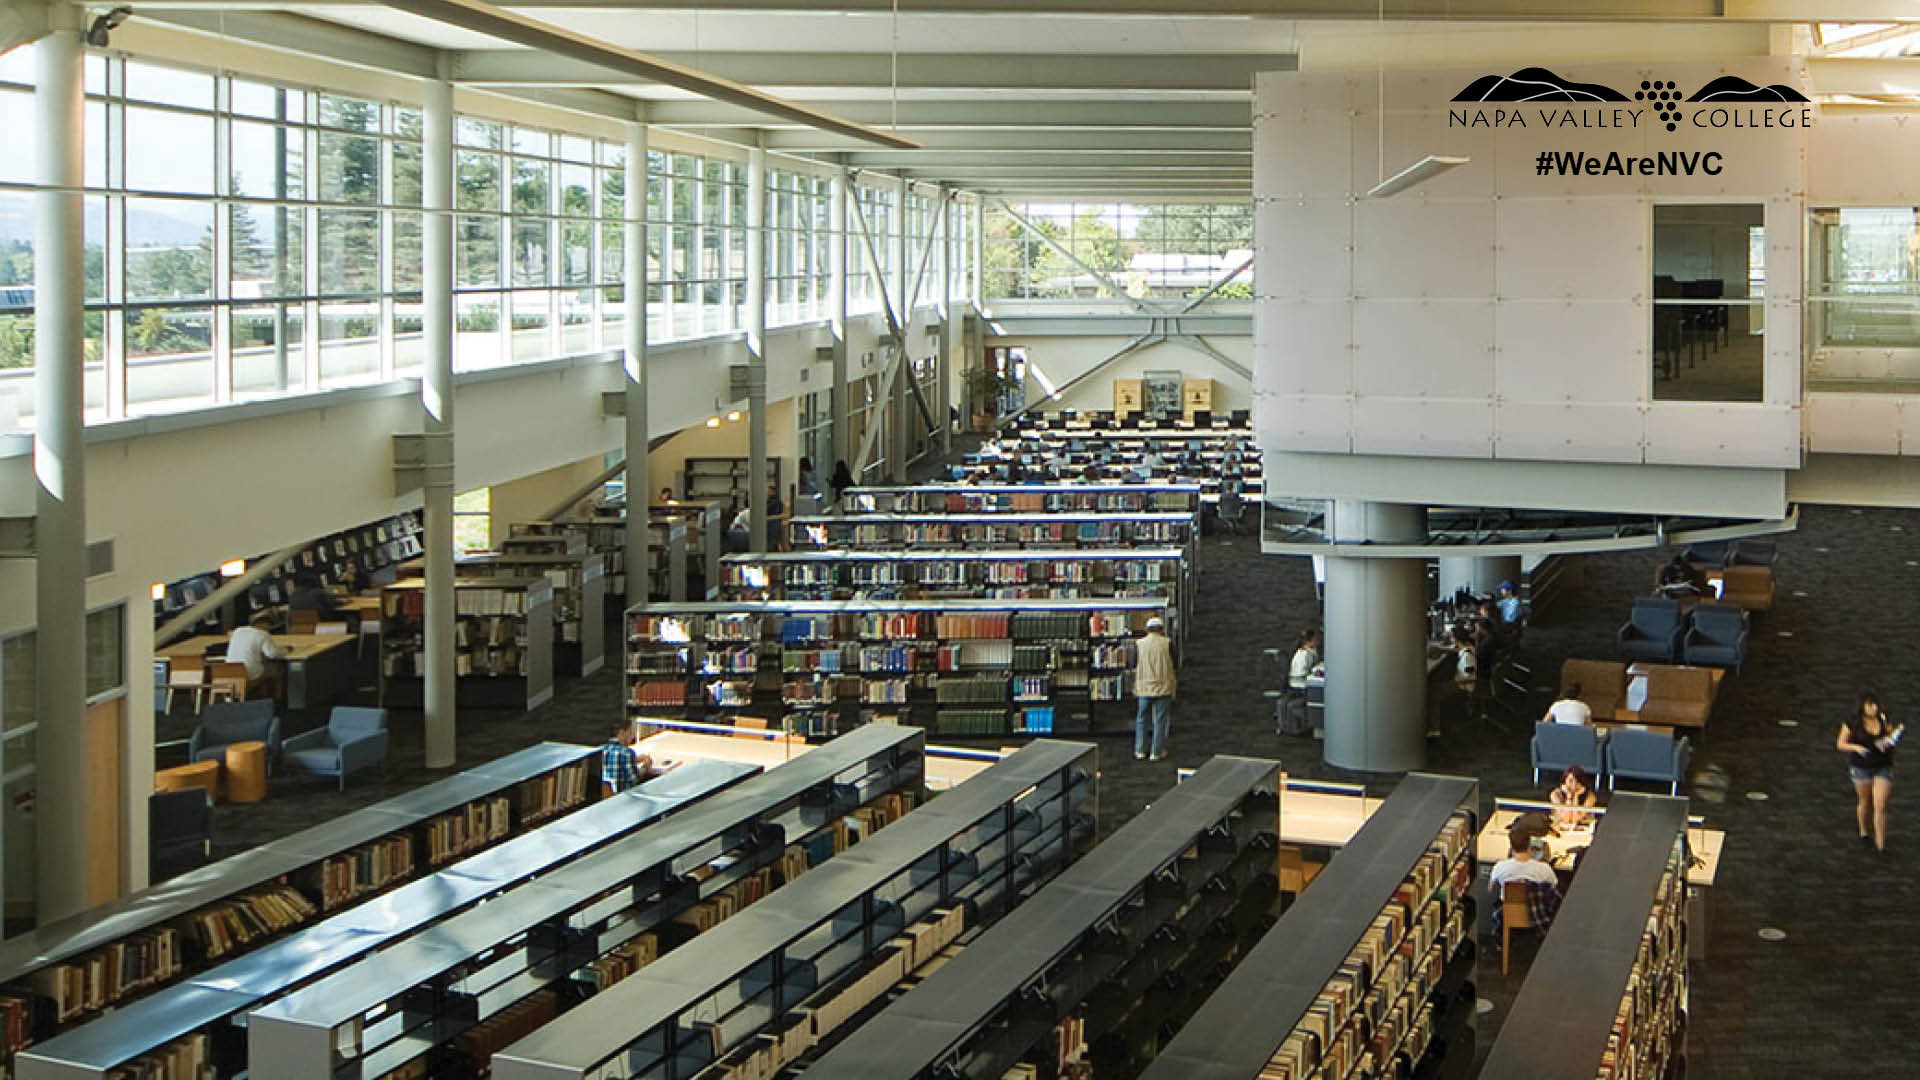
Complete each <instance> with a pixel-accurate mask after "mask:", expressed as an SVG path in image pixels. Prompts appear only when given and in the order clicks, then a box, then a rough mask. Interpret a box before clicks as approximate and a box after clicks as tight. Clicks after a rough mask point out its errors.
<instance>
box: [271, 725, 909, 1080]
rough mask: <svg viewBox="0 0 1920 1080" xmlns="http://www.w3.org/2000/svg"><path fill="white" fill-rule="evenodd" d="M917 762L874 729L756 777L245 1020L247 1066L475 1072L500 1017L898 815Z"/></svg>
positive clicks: (607, 973) (573, 985) (611, 974)
mask: <svg viewBox="0 0 1920 1080" xmlns="http://www.w3.org/2000/svg"><path fill="white" fill-rule="evenodd" d="M924 749H925V736H924V734H923V733H921V732H919V731H915V730H913V729H910V728H894V729H891V730H888V729H883V728H878V727H875V728H868V729H863V730H861V731H858V732H854V733H852V734H849V735H846V736H843V737H841V738H839V739H836V740H834V741H833V742H832V743H829V744H827V745H826V746H823V747H820V748H818V749H816V750H812V751H810V752H808V753H806V754H804V755H801V756H800V757H798V758H795V759H793V760H792V761H790V762H787V763H786V764H783V765H780V766H778V767H777V768H773V769H769V770H767V771H765V772H761V773H759V774H758V775H756V776H754V777H752V778H751V779H748V780H745V781H743V782H741V783H739V784H736V785H734V786H733V787H730V788H728V789H727V790H725V791H722V792H719V793H716V794H714V795H711V796H709V797H708V798H706V799H705V800H703V801H702V802H701V803H700V805H698V806H697V807H693V808H692V809H690V810H688V811H687V812H685V813H683V814H680V815H678V816H676V817H675V818H674V819H672V820H671V821H670V822H666V823H663V824H661V825H659V826H657V827H649V828H647V829H644V830H641V831H639V832H636V833H634V834H633V835H631V836H629V837H627V838H624V839H622V840H620V841H618V842H616V843H614V844H610V845H608V846H606V847H604V848H602V849H601V850H599V851H596V852H594V853H593V854H590V855H588V856H586V857H584V858H582V859H580V860H578V861H576V862H574V863H572V864H570V865H569V866H567V867H565V868H564V869H562V870H560V871H558V872H556V873H554V874H552V875H550V876H548V877H545V878H542V879H541V885H542V887H541V888H536V889H515V890H512V891H509V892H507V893H505V894H504V895H502V896H500V897H497V898H495V899H493V900H490V901H488V903H487V904H486V905H485V907H484V908H482V909H479V910H475V911H471V912H467V913H464V914H461V915H458V916H456V917H454V918H453V919H451V920H448V921H447V922H444V923H442V924H440V926H439V927H438V931H437V933H436V934H435V935H434V936H433V937H432V938H431V939H428V938H415V939H412V940H409V941H406V942H402V943H400V944H398V945H395V946H394V947H392V948H390V949H387V950H384V951H382V952H381V953H380V954H379V955H377V956H369V957H366V958H363V959H361V960H359V961H357V962H355V963H354V964H352V965H351V966H348V967H345V968H342V969H340V970H338V971H336V972H335V973H334V974H332V975H329V976H327V977H326V978H324V979H321V980H319V981H317V982H312V983H309V984H308V985H306V986H304V987H302V988H301V989H299V990H297V991H295V992H294V993H292V994H289V995H288V996H286V997H284V998H282V999H281V1000H279V1001H277V1002H275V1003H273V1004H272V1005H269V1006H267V1007H266V1008H264V1009H261V1010H258V1011H256V1012H254V1013H253V1014H252V1015H251V1016H250V1017H249V1020H248V1035H247V1038H248V1043H249V1047H250V1051H249V1056H250V1059H251V1060H252V1061H255V1062H272V1063H273V1067H274V1076H275V1077H276V1078H277V1080H332V1078H333V1077H334V1076H335V1075H336V1073H335V1072H334V1070H335V1068H336V1067H337V1065H338V1064H339V1063H340V1061H341V1059H342V1058H343V1057H344V1058H346V1059H350V1060H352V1061H354V1062H356V1063H357V1064H358V1067H359V1075H362V1076H367V1077H373V1076H380V1075H384V1074H386V1073H389V1072H391V1071H392V1070H394V1069H400V1068H406V1067H408V1066H410V1065H413V1064H415V1063H416V1062H422V1063H424V1062H425V1061H427V1060H429V1059H432V1060H434V1061H435V1063H436V1064H437V1065H438V1066H440V1067H443V1068H446V1067H452V1068H455V1069H456V1070H457V1071H459V1070H461V1069H462V1068H464V1071H466V1072H469V1073H470V1072H473V1071H482V1070H484V1069H485V1068H486V1066H487V1061H486V1054H487V1053H488V1052H490V1050H491V1049H494V1048H497V1047H498V1046H499V1045H503V1043H501V1042H500V1035H499V1033H498V1029H500V1028H503V1027H510V1026H512V1025H511V1022H510V1018H511V1017H512V1016H514V1015H515V1014H516V1010H522V1009H527V1008H531V1007H533V1006H532V1005H531V1003H532V1002H534V1001H535V1000H537V999H538V998H539V997H541V996H542V995H554V994H557V995H558V996H559V997H560V998H561V999H562V1000H565V1001H573V1000H577V999H579V998H580V997H582V996H586V995H590V994H592V993H596V992H601V991H604V990H605V989H606V988H607V987H609V986H611V985H613V984H614V983H617V982H619V981H620V980H621V979H622V978H624V977H626V976H629V975H631V974H632V973H633V972H634V971H636V970H639V969H641V968H644V967H645V966H646V965H648V964H650V963H653V962H655V961H657V960H658V959H659V958H660V957H661V956H664V955H669V954H671V953H672V951H673V950H674V949H675V948H679V947H683V946H684V945H685V943H686V942H688V941H691V940H693V939H694V938H695V937H696V936H697V935H698V934H699V932H700V929H701V928H702V927H703V926H711V925H713V924H714V921H715V919H714V916H715V915H717V914H719V913H720V912H721V911H722V910H723V909H724V910H726V911H732V912H738V911H740V910H744V909H745V908H746V907H747V906H748V905H750V904H751V903H753V902H755V901H757V900H758V899H760V898H761V897H762V896H764V895H769V894H771V893H772V892H773V891H774V890H777V889H779V888H781V887H783V886H785V885H786V884H788V883H790V882H791V881H793V880H794V879H797V878H798V877H799V876H800V875H801V874H803V873H806V872H808V871H809V870H811V869H813V868H816V867H818V866H819V865H821V864H822V863H825V862H826V861H827V860H828V859H830V858H831V857H832V856H833V855H834V854H836V853H837V852H838V851H840V850H843V849H844V848H845V846H846V844H847V843H848V842H849V841H850V840H851V839H853V838H855V837H858V836H861V835H865V834H866V833H868V832H870V831H871V829H872V828H873V827H875V826H877V825H878V824H879V823H880V822H882V821H883V820H886V819H890V818H891V817H895V816H898V814H899V813H900V812H902V810H903V809H904V808H905V807H906V806H910V805H912V803H913V802H914V801H916V800H917V798H918V796H919V793H920V789H921V787H922V785H923V783H924V781H925V758H924ZM672 775H673V774H671V773H670V774H668V776H667V777H665V778H662V780H661V781H655V782H654V783H655V785H657V784H659V783H663V782H666V781H667V780H670V779H671V777H672ZM816 807H817V808H827V809H828V810H829V811H830V812H825V813H810V812H808V810H809V808H816ZM783 823H788V824H792V825H793V826H794V827H792V828H790V829H789V828H786V827H783ZM776 841H777V842H776ZM689 868H692V870H691V872H689ZM683 875H685V876H683ZM694 881H697V886H696V885H693V884H691V883H692V882H694ZM535 1026H538V1025H537V1024H536V1025H535ZM529 1030H531V1029H529ZM522 1034H524V1032H523V1033H522ZM515 1037H516V1038H517V1037H518V1036H515ZM506 1041H512V1040H511V1039H508V1040H506Z"/></svg>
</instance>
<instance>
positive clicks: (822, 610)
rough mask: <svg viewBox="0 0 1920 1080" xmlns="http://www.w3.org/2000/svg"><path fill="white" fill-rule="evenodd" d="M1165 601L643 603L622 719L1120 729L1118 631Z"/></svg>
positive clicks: (1140, 622) (817, 729) (951, 731)
mask: <svg viewBox="0 0 1920 1080" xmlns="http://www.w3.org/2000/svg"><path fill="white" fill-rule="evenodd" d="M1166 614H1167V602H1166V601H1164V600H1150V599H1116V600H1022V601H997V600H944V601H931V600H852V601H807V600H790V601H744V600H743V601H738V602H735V603H713V604H650V605H646V606H644V607H638V608H633V609H631V610H629V611H628V613H627V628H626V633H627V651H626V702H627V711H628V714H629V715H630V716H632V717H633V718H634V719H636V720H638V721H641V722H645V721H646V720H648V719H649V718H654V717H664V718H667V719H690V720H699V719H706V718H709V717H714V718H717V719H716V720H715V722H724V723H737V722H738V720H739V719H740V718H741V717H757V718H764V719H766V720H767V721H768V723H769V726H770V727H773V726H777V727H778V728H779V729H780V730H787V731H792V732H795V733H796V734H801V735H807V736H820V735H831V734H835V733H838V732H841V731H845V730H849V729H851V728H852V727H854V726H856V725H858V724H862V723H875V722H878V723H903V724H916V725H919V726H921V727H925V728H927V729H928V730H929V731H930V732H933V733H934V734H937V735H939V736H940V737H942V738H943V739H967V738H992V739H1003V738H1006V737H1008V736H1013V735H1021V736H1025V735H1043V734H1048V733H1052V732H1061V733H1091V734H1100V733H1103V732H1104V733H1109V734H1119V733H1122V732H1125V731H1131V730H1132V727H1131V724H1132V716H1133V705H1132V702H1131V697H1132V693H1133V681H1132V677H1131V674H1130V672H1129V670H1128V669H1129V667H1130V665H1131V662H1132V645H1131V642H1130V640H1129V639H1130V638H1131V637H1132V636H1133V635H1135V634H1137V633H1138V632H1139V631H1140V630H1141V628H1143V627H1144V626H1145V625H1146V621H1147V619H1149V618H1151V617H1152V616H1155V615H1159V616H1162V617H1165V616H1166Z"/></svg>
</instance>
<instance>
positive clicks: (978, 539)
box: [793, 517, 1191, 549]
mask: <svg viewBox="0 0 1920 1080" xmlns="http://www.w3.org/2000/svg"><path fill="white" fill-rule="evenodd" d="M794 534H795V535H794V536H793V546H794V547H795V548H799V549H818V548H829V547H852V548H874V547H888V546H902V545H905V546H916V545H941V546H945V545H950V544H984V545H993V544H1053V545H1065V544H1069V543H1071V544H1082V545H1084V544H1098V545H1113V546H1125V545H1140V544H1142V543H1145V542H1148V541H1163V542H1171V543H1176V544H1184V543H1186V541H1187V540H1188V539H1189V537H1190V534H1191V522H1190V521H1139V520H1133V519H1120V520H1115V521H1080V522H1065V521H1008V522H967V523H964V524H956V523H954V522H950V521H864V522H863V521H861V519H859V518H857V517H856V518H848V519H846V520H845V521H844V522H831V523H824V524H809V525H803V526H798V527H796V528H795V529H794Z"/></svg>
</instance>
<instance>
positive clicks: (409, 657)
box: [380, 638, 529, 679]
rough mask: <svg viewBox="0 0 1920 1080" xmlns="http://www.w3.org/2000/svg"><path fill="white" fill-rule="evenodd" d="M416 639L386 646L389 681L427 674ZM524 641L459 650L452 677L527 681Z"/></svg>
mask: <svg viewBox="0 0 1920 1080" xmlns="http://www.w3.org/2000/svg"><path fill="white" fill-rule="evenodd" d="M420 644H421V643H420V642H419V641H418V640H417V639H415V638H396V639H394V640H393V641H390V642H386V643H384V644H383V647H382V649H381V653H380V674H381V675H383V676H385V677H387V678H390V679H417V678H422V677H424V676H425V674H426V671H427V654H426V650H425V649H424V648H416V647H414V646H417V645H420ZM525 646H526V643H525V642H524V641H515V642H512V643H509V644H505V645H481V646H467V647H461V648H456V649H455V651H454V654H453V673H454V674H455V675H457V676H465V675H481V676H486V677H489V678H524V677H526V675H527V674H528V672H529V665H528V656H527V652H526V647H525Z"/></svg>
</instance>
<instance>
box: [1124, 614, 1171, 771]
mask: <svg viewBox="0 0 1920 1080" xmlns="http://www.w3.org/2000/svg"><path fill="white" fill-rule="evenodd" d="M1134 652H1135V659H1134V668H1133V696H1134V700H1135V701H1136V702H1137V704H1136V706H1135V709H1134V714H1133V757H1134V760H1136V761H1139V760H1142V759H1147V760H1152V761H1159V760H1160V759H1162V758H1164V757H1166V756H1167V727H1168V725H1169V724H1170V723H1172V721H1173V691H1174V674H1173V642H1171V641H1169V640H1167V624H1166V623H1165V622H1163V621H1161V619H1160V616H1158V615H1155V616H1154V617H1153V618H1151V619H1148V620H1147V634H1146V636H1145V637H1143V638H1141V639H1140V641H1139V643H1138V644H1137V645H1135V647H1134ZM1149 739H1151V742H1149Z"/></svg>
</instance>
